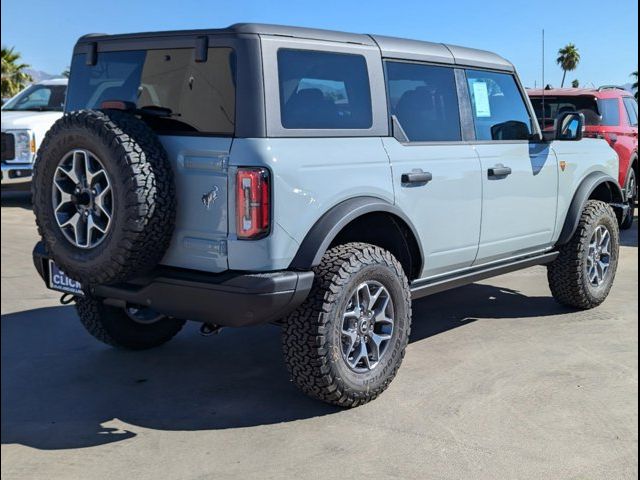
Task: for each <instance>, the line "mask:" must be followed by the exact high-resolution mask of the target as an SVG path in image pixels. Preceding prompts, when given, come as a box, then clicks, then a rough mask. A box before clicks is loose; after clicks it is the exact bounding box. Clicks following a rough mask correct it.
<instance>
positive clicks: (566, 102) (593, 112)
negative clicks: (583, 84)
mask: <svg viewBox="0 0 640 480" xmlns="http://www.w3.org/2000/svg"><path fill="white" fill-rule="evenodd" d="M531 103H532V104H533V109H534V110H535V112H536V117H538V121H539V122H540V125H543V121H542V120H543V118H542V97H535V98H532V99H531ZM566 112H580V113H582V114H584V118H585V122H586V124H587V125H600V122H601V121H602V120H601V118H600V110H599V108H598V102H597V101H596V99H595V97H589V96H569V97H545V99H544V128H553V127H554V122H555V120H556V119H557V118H558V116H559V115H561V114H563V113H566Z"/></svg>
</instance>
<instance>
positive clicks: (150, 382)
mask: <svg viewBox="0 0 640 480" xmlns="http://www.w3.org/2000/svg"><path fill="white" fill-rule="evenodd" d="M30 208H31V207H30V204H29V202H28V197H27V196H26V195H25V194H24V193H20V192H9V193H7V192H3V197H2V213H1V216H2V229H1V231H2V258H1V262H2V285H1V288H2V308H1V310H2V477H3V479H6V480H9V479H30V480H31V479H93V478H98V479H123V478H126V479H128V478H131V479H133V478H135V479H154V480H156V479H165V478H175V479H193V480H196V479H211V478H224V479H227V478H242V479H246V478H264V479H268V478H305V479H306V478H319V479H328V478H356V477H359V476H362V478H403V479H404V478H416V479H461V478H473V479H474V480H479V479H498V478H508V479H572V478H575V479H599V480H601V479H626V478H637V475H638V467H637V465H638V405H637V399H638V249H637V245H638V236H637V224H636V225H635V226H634V229H633V230H631V231H627V232H624V233H623V237H622V242H623V246H622V252H621V261H620V266H619V270H618V276H617V280H616V283H615V285H614V288H613V291H612V293H611V296H610V297H609V299H608V300H607V301H606V302H605V304H604V305H602V306H601V307H600V308H597V309H595V310H592V311H587V312H575V311H570V310H567V309H565V308H563V307H560V306H559V305H558V304H556V303H555V302H554V301H553V299H552V298H551V296H550V293H549V289H548V287H547V281H546V272H545V269H544V268H542V267H536V268H532V269H529V270H525V271H521V272H516V273H512V274H509V275H505V276H502V277H498V278H495V279H491V280H488V281H485V282H482V283H479V284H474V285H470V286H467V287H463V288H459V289H457V290H453V291H450V292H446V293H442V294H439V295H436V296H433V297H428V298H426V299H423V300H420V301H417V302H415V303H414V318H413V329H412V336H411V341H410V345H409V347H408V349H407V354H406V357H405V360H404V363H403V365H402V368H401V369H400V372H399V374H398V376H397V377H396V379H395V381H394V382H393V383H392V384H391V386H390V387H389V389H388V390H387V392H385V393H384V394H383V395H382V396H381V397H380V398H379V399H377V400H376V401H374V402H372V403H370V404H368V405H365V406H363V407H359V408H356V409H353V410H340V409H336V408H333V407H330V406H327V405H324V404H322V403H318V402H315V401H313V400H311V399H308V398H307V397H305V396H304V395H302V394H301V393H299V392H298V391H297V390H296V388H295V387H294V386H293V384H292V383H290V382H289V379H288V377H287V373H286V371H285V368H284V365H283V362H282V358H281V353H280V345H279V331H278V328H276V327H273V326H264V327H257V328H252V329H237V330H232V329H227V330H223V331H222V333H220V335H217V336H214V337H209V338H204V337H202V336H200V335H199V334H198V327H197V325H195V324H193V325H188V326H187V328H185V330H184V331H183V332H181V333H180V334H179V335H178V337H176V339H174V340H173V341H172V342H170V343H169V344H167V345H165V346H163V347H161V348H158V349H156V350H151V351H145V352H124V351H118V350H114V349H111V348H108V347H106V346H104V345H102V344H100V343H99V342H98V341H96V340H94V339H93V338H91V337H90V336H89V334H87V333H85V331H84V330H83V328H82V326H81V325H80V323H79V321H78V320H77V317H76V314H75V312H74V309H73V308H72V307H71V306H61V305H60V304H59V303H58V298H59V295H58V294H56V293H54V292H52V291H49V290H47V289H46V288H45V287H44V286H43V284H42V282H41V280H40V278H39V277H38V276H37V274H36V272H35V270H34V268H33V266H32V263H31V255H30V254H31V248H32V246H33V244H34V243H35V241H36V239H37V233H36V230H35V224H34V217H33V214H32V213H31V210H30Z"/></svg>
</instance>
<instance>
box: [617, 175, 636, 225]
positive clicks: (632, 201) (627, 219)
mask: <svg viewBox="0 0 640 480" xmlns="http://www.w3.org/2000/svg"><path fill="white" fill-rule="evenodd" d="M637 181H638V177H637V172H636V169H635V167H631V169H630V170H629V174H628V175H627V181H626V184H625V192H627V195H628V192H629V189H633V190H634V192H633V193H632V195H631V196H630V197H628V200H627V203H628V205H629V210H628V211H627V214H626V215H625V216H624V218H623V219H622V221H621V222H620V229H621V230H629V229H630V228H631V227H632V226H633V219H634V211H635V208H636V204H637V203H638V183H637ZM632 185H633V186H632Z"/></svg>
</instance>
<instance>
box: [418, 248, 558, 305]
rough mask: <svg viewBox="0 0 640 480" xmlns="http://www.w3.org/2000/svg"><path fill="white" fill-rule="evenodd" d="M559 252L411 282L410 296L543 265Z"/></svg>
mask: <svg viewBox="0 0 640 480" xmlns="http://www.w3.org/2000/svg"><path fill="white" fill-rule="evenodd" d="M559 254H560V252H549V253H544V254H542V255H536V256H535V257H528V258H524V259H520V260H516V261H513V262H509V263H502V264H499V265H491V266H486V267H479V268H477V269H476V270H473V271H470V272H465V273H463V274H462V275H455V276H449V277H445V278H438V279H435V280H431V281H424V280H423V281H417V282H413V283H412V284H411V298H412V299H413V300H415V299H417V298H422V297H426V296H429V295H433V294H434V293H440V292H444V291H445V290H450V289H452V288H456V287H462V286H464V285H468V284H470V283H474V282H478V281H480V280H484V279H486V278H491V277H496V276H498V275H504V274H505V273H509V272H514V271H516V270H522V269H524V268H529V267H533V266H535V265H545V264H547V263H551V262H553V261H554V260H555V259H556V258H558V255H559Z"/></svg>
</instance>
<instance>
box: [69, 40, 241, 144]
mask: <svg viewBox="0 0 640 480" xmlns="http://www.w3.org/2000/svg"><path fill="white" fill-rule="evenodd" d="M234 72H235V55H234V53H233V50H232V49H230V48H210V49H209V52H208V58H207V61H206V62H202V63H196V62H195V60H194V52H193V49H167V50H149V51H142V50H140V51H125V52H101V53H100V54H99V55H98V61H97V63H96V65H94V66H89V65H86V64H85V58H84V55H76V56H75V57H74V59H73V63H72V66H71V79H70V81H69V92H68V98H67V103H66V110H67V111H70V110H79V109H85V108H86V109H97V108H100V106H101V104H102V103H103V102H105V101H109V100H122V101H127V102H132V103H134V104H135V105H136V106H137V107H138V108H143V109H147V110H148V111H152V112H155V113H156V115H153V116H151V115H150V116H148V117H146V118H145V120H147V122H148V123H149V124H150V125H151V126H152V128H154V129H155V130H156V131H159V132H160V133H179V132H198V133H209V134H219V135H232V134H233V132H234V125H235V76H234Z"/></svg>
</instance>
